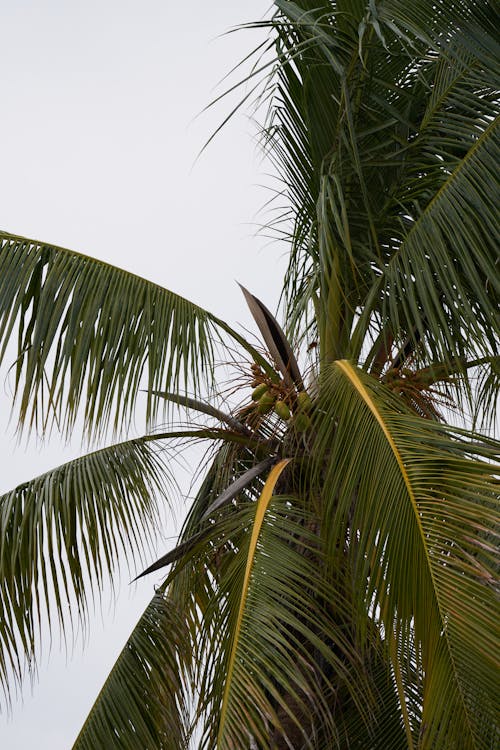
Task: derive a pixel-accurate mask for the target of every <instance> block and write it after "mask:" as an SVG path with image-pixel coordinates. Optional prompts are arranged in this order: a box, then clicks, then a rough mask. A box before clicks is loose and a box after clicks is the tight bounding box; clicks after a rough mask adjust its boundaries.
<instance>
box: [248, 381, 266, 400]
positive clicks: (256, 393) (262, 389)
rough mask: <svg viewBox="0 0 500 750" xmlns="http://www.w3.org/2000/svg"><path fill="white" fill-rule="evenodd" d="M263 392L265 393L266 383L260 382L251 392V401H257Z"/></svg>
mask: <svg viewBox="0 0 500 750" xmlns="http://www.w3.org/2000/svg"><path fill="white" fill-rule="evenodd" d="M264 393H267V385H266V384H265V383H260V384H259V385H258V386H257V388H255V390H254V391H253V393H252V401H259V400H260V399H261V397H262V396H263V395H264Z"/></svg>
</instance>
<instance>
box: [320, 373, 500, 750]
mask: <svg viewBox="0 0 500 750" xmlns="http://www.w3.org/2000/svg"><path fill="white" fill-rule="evenodd" d="M324 388H325V390H324V393H323V396H322V398H321V400H320V404H319V406H318V413H317V421H316V427H317V430H318V437H317V443H316V448H315V458H318V459H321V461H322V462H324V466H323V465H322V463H319V464H318V465H317V470H318V471H319V472H320V476H321V480H320V481H321V486H322V487H323V488H324V489H323V493H324V500H323V502H324V513H325V521H324V525H325V530H326V535H327V537H326V543H327V550H330V553H328V551H327V553H326V554H327V555H328V554H331V555H334V559H337V557H338V554H339V549H340V550H346V553H347V554H348V556H349V558H350V560H351V565H352V570H353V573H352V574H353V576H354V580H355V590H356V591H357V592H358V595H359V597H360V606H361V603H362V602H364V606H365V607H366V611H368V612H372V613H373V616H374V617H375V618H376V619H379V620H380V623H381V627H382V628H383V632H384V633H385V638H386V639H387V640H388V642H389V643H391V641H392V640H393V639H394V647H393V652H392V653H393V658H396V659H397V663H396V662H395V663H394V670H395V674H397V673H400V675H401V677H400V680H401V683H400V684H401V690H402V694H401V703H402V708H404V705H403V696H404V702H405V705H406V706H407V708H408V706H409V705H410V701H411V692H412V679H414V677H413V678H412V677H411V676H412V674H414V673H415V674H416V675H418V674H419V678H418V679H419V680H420V682H421V683H422V686H423V687H422V692H421V694H420V701H421V706H422V708H421V710H422V719H421V724H420V719H419V717H418V716H412V715H411V712H410V710H409V708H408V719H407V721H408V723H409V727H408V728H409V731H410V734H413V735H414V741H415V744H416V745H417V744H418V743H417V734H418V730H419V728H421V727H424V726H425V732H424V735H423V736H422V738H421V739H420V741H422V742H424V743H425V746H426V747H427V746H429V747H440V748H441V747H443V748H447V747H454V746H457V745H460V747H463V748H467V747H470V748H483V747H484V748H487V747H490V744H489V743H490V742H492V741H493V737H494V736H495V732H496V731H498V727H496V728H495V726H496V723H495V722H496V719H495V713H496V709H495V706H494V699H493V697H492V696H494V695H495V694H496V691H497V689H498V664H497V660H496V655H495V650H496V647H495V636H494V633H495V630H496V623H497V622H498V618H499V615H500V612H499V609H498V601H497V598H496V591H495V586H496V584H495V581H497V575H498V567H497V560H496V549H497V546H496V545H497V544H498V535H499V527H498V482H497V480H496V478H495V470H496V469H495V467H494V466H493V465H492V464H491V460H492V458H493V456H494V453H495V451H496V452H497V454H498V451H499V447H500V446H499V445H498V444H495V443H493V442H492V443H490V444H487V443H484V442H483V443H481V444H477V445H476V443H472V442H471V440H470V438H469V439H466V438H465V436H463V435H462V434H461V433H460V431H458V430H455V429H453V428H449V427H444V426H442V425H438V424H436V423H433V422H430V421H429V420H427V419H422V418H418V417H416V416H414V415H412V414H410V413H408V412H407V411H406V409H405V408H404V407H403V405H402V404H401V401H400V400H399V399H395V398H394V397H393V395H392V394H391V393H390V392H388V391H386V390H385V389H384V388H383V387H381V386H377V384H376V381H374V380H373V379H372V378H370V377H368V376H366V375H363V373H362V372H361V371H359V370H357V369H355V368H354V367H353V366H352V365H350V364H349V363H347V362H338V363H336V364H335V365H334V366H333V367H332V369H331V371H330V372H329V374H328V378H327V379H326V382H325V384H324ZM481 445H483V446H484V447H481ZM332 564H333V563H332ZM404 654H406V656H405V658H403V655H404ZM407 691H409V692H407ZM421 731H424V730H423V729H421Z"/></svg>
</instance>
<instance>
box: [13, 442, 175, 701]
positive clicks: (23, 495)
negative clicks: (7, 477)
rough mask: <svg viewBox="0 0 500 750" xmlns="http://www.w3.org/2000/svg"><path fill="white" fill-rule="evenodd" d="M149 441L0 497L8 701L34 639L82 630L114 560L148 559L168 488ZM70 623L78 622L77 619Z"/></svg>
mask: <svg viewBox="0 0 500 750" xmlns="http://www.w3.org/2000/svg"><path fill="white" fill-rule="evenodd" d="M168 476H169V475H168V473H167V471H166V466H165V464H164V462H163V460H162V458H161V456H160V455H159V454H158V453H157V452H156V451H155V449H154V448H153V447H152V443H151V442H150V440H148V439H136V440H130V441H128V442H125V443H119V444H116V445H113V446H111V447H107V448H103V449H101V450H98V451H96V452H94V453H90V454H88V455H86V456H83V457H81V458H77V459H75V460H73V461H70V462H68V463H66V464H63V465H62V466H59V467H58V468H56V469H53V470H52V471H49V472H47V473H45V474H42V475H41V476H39V477H37V478H36V479H33V480H31V481H30V482H27V483H25V484H22V485H20V486H18V487H16V488H15V489H14V490H12V491H11V492H8V493H6V494H4V495H2V496H1V497H0V592H1V596H0V682H1V683H2V687H3V688H4V690H5V693H6V697H7V699H8V700H9V698H10V694H11V690H12V688H13V683H12V680H11V678H12V677H13V678H14V680H15V681H18V682H20V680H21V678H22V674H23V658H22V657H20V656H19V655H18V654H22V655H24V659H25V660H27V663H28V665H29V666H30V669H31V670H32V669H33V668H34V666H35V663H36V652H37V649H38V637H39V633H38V629H39V624H40V623H41V621H42V619H43V618H44V617H47V619H48V622H49V625H51V626H52V625H53V620H54V615H56V616H57V619H58V620H59V623H60V625H61V628H62V630H63V632H65V631H66V629H67V627H68V623H70V624H74V623H75V619H76V620H79V621H80V622H81V623H82V624H85V618H86V611H87V604H88V596H89V590H91V591H92V593H93V595H94V594H95V593H96V592H99V590H100V589H101V587H102V583H103V580H104V577H105V576H108V575H113V574H114V572H115V566H116V564H117V562H118V560H119V559H122V558H123V553H125V557H126V558H127V559H128V560H130V561H132V560H133V559H134V558H135V556H136V555H137V553H140V554H141V556H142V553H143V552H144V551H145V550H147V549H148V545H149V544H150V542H151V540H152V532H153V530H156V526H157V522H158V507H157V497H158V494H161V495H163V496H165V493H166V491H167V487H166V480H167V479H168ZM75 615H76V618H75Z"/></svg>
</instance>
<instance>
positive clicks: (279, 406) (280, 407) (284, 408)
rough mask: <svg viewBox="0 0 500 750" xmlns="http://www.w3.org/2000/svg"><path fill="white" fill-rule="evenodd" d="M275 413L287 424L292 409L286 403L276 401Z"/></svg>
mask: <svg viewBox="0 0 500 750" xmlns="http://www.w3.org/2000/svg"><path fill="white" fill-rule="evenodd" d="M274 411H275V412H276V414H277V415H278V417H281V419H284V420H285V422H286V421H287V420H288V419H290V409H289V408H288V405H287V404H286V403H285V402H284V401H276V403H275V404H274Z"/></svg>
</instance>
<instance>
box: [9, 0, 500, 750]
mask: <svg viewBox="0 0 500 750" xmlns="http://www.w3.org/2000/svg"><path fill="white" fill-rule="evenodd" d="M275 4H276V11H275V14H274V16H273V17H272V19H271V20H270V21H267V22H265V23H261V24H258V25H259V26H262V27H265V28H266V29H267V32H268V34H269V40H270V41H269V44H268V46H267V47H265V48H264V49H263V48H260V49H259V50H258V52H257V60H256V62H255V65H254V67H253V68H252V73H251V76H250V79H251V81H252V82H255V87H256V88H254V89H252V90H253V91H257V95H258V100H259V102H260V103H262V102H263V101H264V102H266V103H267V106H268V112H267V118H266V121H265V124H264V126H263V127H262V139H263V144H264V148H265V150H266V153H267V154H268V156H269V158H270V159H271V160H272V162H273V164H274V167H275V170H276V173H277V175H278V178H279V181H280V182H279V185H278V189H277V191H276V200H275V204H276V205H277V204H280V206H279V207H278V208H277V210H276V215H275V216H276V218H275V220H274V221H272V222H271V226H270V230H271V231H273V232H274V233H275V234H277V235H279V236H282V237H283V236H285V237H286V238H287V239H288V240H289V248H290V254H289V264H288V270H287V273H286V277H285V280H284V284H283V293H282V301H283V304H282V319H283V321H285V324H284V325H283V326H280V325H279V323H278V321H277V320H276V319H275V317H274V316H273V315H272V314H271V313H270V312H269V310H268V309H267V308H266V307H265V305H264V304H263V303H262V302H260V301H259V300H258V299H257V298H256V297H254V296H253V295H252V294H251V293H250V292H249V291H247V290H246V289H243V290H242V291H243V294H244V298H245V300H246V302H247V304H248V305H249V307H250V310H251V312H252V315H253V317H254V319H255V322H256V325H257V327H258V329H259V332H260V335H261V340H262V347H258V346H257V347H256V346H253V345H251V344H250V343H249V342H248V341H247V340H246V339H245V337H243V336H242V335H241V334H240V333H238V332H237V331H235V330H234V329H233V328H232V327H231V326H229V325H228V324H227V323H226V322H224V321H222V320H220V319H218V318H217V317H215V316H214V315H212V314H210V313H209V312H207V311H205V310H203V309H201V308H200V307H197V306H196V305H194V304H192V303H191V302H188V301H187V300H185V299H182V298H180V297H178V296H176V295H175V294H173V293H171V292H169V291H167V290H165V289H163V288H160V287H158V286H156V285H155V284H153V283H151V282H148V281H145V280H143V279H141V278H138V277H136V276H133V275H132V274H129V273H127V272H125V271H122V270H119V269H117V268H115V267H112V266H109V265H106V264H104V263H101V262H99V261H97V260H94V259H92V258H89V257H86V256H84V255H80V254H78V253H75V252H72V251H69V250H65V249H62V248H59V247H54V246H52V245H49V244H45V243H40V242H36V241H34V240H29V239H25V238H22V237H18V236H13V235H10V234H6V233H2V234H1V251H0V342H3V346H4V348H3V350H2V353H3V354H5V347H6V344H7V342H8V341H10V340H11V339H17V343H18V349H17V358H16V361H15V368H14V369H15V383H16V403H17V404H18V408H19V418H20V421H21V423H22V424H25V425H27V426H28V427H31V428H33V429H37V430H42V431H43V430H46V429H48V428H49V427H50V425H51V424H55V425H56V426H57V427H58V428H59V429H61V430H63V431H64V430H71V429H72V428H73V426H74V424H75V420H76V418H77V415H78V414H80V413H83V419H84V425H85V431H86V433H87V434H88V435H89V436H94V437H95V436H101V437H102V436H103V435H104V434H105V433H106V430H107V429H108V428H112V430H113V431H114V433H115V434H116V435H121V436H122V437H123V438H124V440H123V441H122V442H118V443H116V444H114V445H112V446H110V447H105V448H101V449H100V450H97V451H95V452H93V453H90V454H89V455H87V456H83V457H82V458H79V459H77V460H76V461H71V462H69V463H67V464H65V465H63V466H60V467H59V468H57V469H55V470H53V471H51V472H48V473H47V474H45V475H43V476H41V477H38V478H36V479H34V480H32V481H29V482H27V483H26V484H23V485H21V486H19V487H17V488H15V489H14V490H13V491H12V492H10V493H7V494H6V495H4V496H3V497H2V498H0V509H1V513H0V524H1V529H0V539H1V542H0V544H1V547H0V567H1V584H0V585H1V594H2V596H1V599H0V608H1V609H0V679H1V681H2V683H3V686H4V690H5V693H6V698H7V700H9V697H10V694H11V691H12V689H13V688H12V679H13V677H14V679H15V680H17V681H18V682H20V681H21V679H22V677H23V674H24V672H25V669H26V665H27V666H28V668H29V669H32V668H33V667H34V664H35V663H36V655H37V654H36V645H37V637H38V635H37V634H38V627H39V621H40V619H41V618H42V619H43V618H47V617H48V618H57V619H59V620H60V621H61V623H62V627H63V628H67V627H70V626H71V623H72V622H74V620H75V619H76V620H78V619H79V618H81V619H84V618H85V615H86V611H87V597H88V596H89V592H93V591H98V590H99V588H100V586H101V583H102V581H103V578H104V577H105V576H108V575H111V576H112V575H113V574H114V573H115V572H116V571H115V568H116V561H117V559H118V554H119V552H120V550H121V549H124V550H125V551H126V552H128V553H129V554H134V552H135V553H137V552H138V551H139V552H140V551H141V550H142V549H143V548H144V545H145V544H147V538H148V536H149V534H150V533H151V530H152V529H154V526H155V522H156V519H157V502H158V498H161V497H165V496H168V483H169V482H170V481H171V480H173V479H174V476H173V471H172V468H171V466H172V463H171V459H172V458H173V457H174V455H175V453H176V451H177V450H179V447H180V446H181V447H182V446H183V445H186V444H190V443H192V442H193V441H197V442H201V443H203V444H205V445H208V446H209V448H208V449H207V453H206V459H205V460H204V461H203V463H202V465H201V466H200V471H201V474H202V481H201V482H200V486H199V490H198V492H197V495H196V498H195V500H194V502H193V504H192V506H191V509H190V511H189V514H188V517H187V519H186V521H185V523H184V526H183V529H182V532H181V535H180V539H179V542H178V545H177V546H176V547H175V548H174V549H173V550H170V551H168V552H166V554H165V555H164V556H163V557H162V558H160V560H158V561H157V562H156V563H155V564H153V565H151V566H150V567H149V568H147V569H146V570H145V571H144V572H143V573H142V575H146V574H148V573H151V572H153V571H157V570H162V571H163V573H164V575H165V578H164V580H163V583H162V584H161V586H160V587H159V589H158V590H157V591H156V592H155V594H154V596H153V599H152V601H151V603H150V605H149V606H148V608H147V610H146V611H145V613H144V615H143V616H142V617H141V619H140V621H139V623H138V624H137V627H136V628H135V630H134V631H133V633H132V634H131V636H130V639H129V641H128V642H127V644H126V646H125V648H124V650H123V652H122V653H121V655H120V657H119V659H118V661H117V662H116V665H115V666H114V668H113V670H112V671H111V673H110V675H109V677H108V679H107V681H106V683H105V685H104V686H103V688H102V691H101V693H100V694H99V696H98V698H97V700H96V702H95V704H94V707H93V708H92V710H91V712H90V714H89V716H88V718H87V721H86V723H85V725H84V727H83V728H82V731H81V733H80V735H79V737H78V739H77V740H76V743H75V746H74V747H75V748H76V749H77V750H83V749H84V748H88V749H89V750H90V749H91V748H92V749H95V748H101V747H102V748H113V747H117V748H118V747H119V748H131V749H134V750H138V749H139V748H140V749H141V750H144V748H151V749H153V748H155V749H156V748H187V747H188V745H189V743H190V742H191V743H192V742H195V741H198V742H199V743H200V747H203V748H216V747H217V748H227V749H230V748H231V749H232V748H234V749H236V748H242V749H244V748H248V749H253V748H263V749H264V748H275V749H278V748H279V749H281V748H297V749H298V748H317V749H318V750H320V749H322V748H325V749H326V748H334V747H339V748H384V749H385V748H395V749H396V748H398V749H399V748H415V750H416V748H436V749H441V748H450V749H451V748H464V749H465V748H485V749H486V748H489V749H491V748H495V747H498V737H499V725H498V721H497V718H498V716H497V703H496V700H495V694H496V693H497V692H498V661H497V654H498V640H497V638H496V633H497V624H498V620H499V612H498V599H497V594H498V585H497V580H498V579H497V570H498V557H497V546H496V545H497V539H498V514H497V507H498V506H497V498H498V494H497V488H498V485H497V477H498V468H497V467H496V466H495V464H494V459H495V456H496V455H497V454H498V442H495V440H494V439H493V438H492V437H491V436H490V435H491V430H492V428H493V426H494V413H495V406H496V395H497V392H498V374H499V360H498V354H497V351H498V302H499V296H500V295H499V274H498V265H497V264H498V251H497V248H496V243H495V230H496V227H497V219H498V216H497V212H496V205H497V201H496V200H495V199H496V198H497V197H498V196H496V195H495V192H494V186H495V166H496V161H497V160H498V150H499V147H498V112H497V109H498V99H499V97H498V89H499V85H498V81H499V79H498V68H497V62H498V51H497V47H496V42H495V40H496V33H495V32H496V14H495V8H494V5H493V3H490V2H488V0H467V1H465V0H456V2H453V3H451V2H449V0H414V1H413V2H412V3H410V4H409V3H407V2H406V1H405V2H403V1H402V0H385V2H379V3H377V2H371V1H370V2H369V3H368V4H366V3H365V2H364V1H362V0H349V1H348V2H347V1H346V0H314V1H313V0H299V1H298V2H286V1H285V0H276V3H275ZM271 49H273V50H274V56H273V58H272V60H270V58H269V53H270V50H271ZM281 204H283V205H281ZM221 361H222V362H225V363H226V364H225V369H224V376H223V377H222V379H219V380H217V379H216V377H215V372H216V371H217V372H220V369H219V368H217V370H216V365H218V363H220V362H221ZM141 388H144V389H145V390H146V392H147V396H146V398H147V419H148V426H149V427H148V432H147V434H146V435H144V436H143V437H140V438H133V439H130V438H127V433H128V430H129V427H130V424H131V420H132V418H133V414H134V407H135V404H136V401H137V397H138V394H139V392H140V390H141ZM250 389H253V390H252V394H251V395H250ZM145 540H146V541H145ZM68 602H69V603H70V605H71V606H70V613H69V614H68V612H67V608H68V604H67V603H68ZM50 621H52V620H50Z"/></svg>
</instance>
